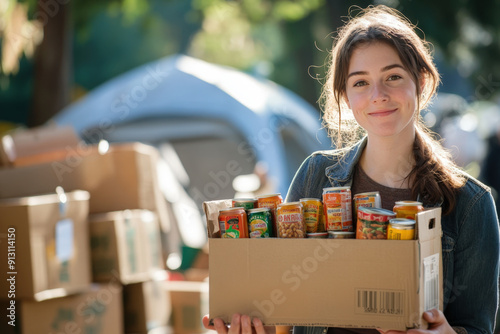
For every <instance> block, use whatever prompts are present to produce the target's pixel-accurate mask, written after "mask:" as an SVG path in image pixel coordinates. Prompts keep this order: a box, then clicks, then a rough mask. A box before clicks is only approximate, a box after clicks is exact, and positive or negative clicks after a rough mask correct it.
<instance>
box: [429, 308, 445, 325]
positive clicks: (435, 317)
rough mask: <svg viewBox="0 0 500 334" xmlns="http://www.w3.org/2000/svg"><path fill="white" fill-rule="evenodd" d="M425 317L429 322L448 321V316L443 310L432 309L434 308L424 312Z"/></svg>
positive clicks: (440, 322) (439, 322)
mask: <svg viewBox="0 0 500 334" xmlns="http://www.w3.org/2000/svg"><path fill="white" fill-rule="evenodd" d="M423 318H424V320H425V321H427V322H428V323H429V324H442V323H444V322H445V321H446V318H445V317H444V314H443V312H441V311H439V310H437V309H432V310H429V311H426V312H424V314H423Z"/></svg>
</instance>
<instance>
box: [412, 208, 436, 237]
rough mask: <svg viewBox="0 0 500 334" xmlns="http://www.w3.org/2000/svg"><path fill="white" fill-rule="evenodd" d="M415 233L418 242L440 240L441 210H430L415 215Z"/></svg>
mask: <svg viewBox="0 0 500 334" xmlns="http://www.w3.org/2000/svg"><path fill="white" fill-rule="evenodd" d="M417 233H418V240H420V242H425V241H429V240H432V239H435V238H441V234H442V230H441V208H432V209H428V210H425V211H422V212H419V213H418V214H417Z"/></svg>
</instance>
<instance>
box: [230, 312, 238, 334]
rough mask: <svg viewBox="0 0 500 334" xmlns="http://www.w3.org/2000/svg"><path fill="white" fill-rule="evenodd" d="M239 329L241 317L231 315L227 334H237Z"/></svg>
mask: <svg viewBox="0 0 500 334" xmlns="http://www.w3.org/2000/svg"><path fill="white" fill-rule="evenodd" d="M240 328H241V316H240V315H239V314H238V313H235V314H233V318H232V319H231V328H229V333H231V334H239V333H240Z"/></svg>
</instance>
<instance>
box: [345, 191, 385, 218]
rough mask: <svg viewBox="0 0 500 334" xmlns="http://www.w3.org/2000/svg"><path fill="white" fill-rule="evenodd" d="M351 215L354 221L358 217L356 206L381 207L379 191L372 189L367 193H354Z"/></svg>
mask: <svg viewBox="0 0 500 334" xmlns="http://www.w3.org/2000/svg"><path fill="white" fill-rule="evenodd" d="M353 202H354V206H353V210H352V211H353V215H352V218H353V220H354V221H355V220H356V218H357V217H358V208H359V207H362V206H364V207H367V208H381V207H382V201H381V199H380V193H379V192H378V191H372V192H367V193H360V194H356V195H354V197H353Z"/></svg>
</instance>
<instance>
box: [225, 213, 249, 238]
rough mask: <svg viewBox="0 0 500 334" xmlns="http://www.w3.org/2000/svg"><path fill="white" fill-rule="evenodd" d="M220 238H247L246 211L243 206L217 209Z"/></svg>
mask: <svg viewBox="0 0 500 334" xmlns="http://www.w3.org/2000/svg"><path fill="white" fill-rule="evenodd" d="M219 226H220V228H221V238H229V239H238V238H248V226H247V213H246V211H245V209H243V208H234V207H233V208H227V209H221V210H219Z"/></svg>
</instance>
